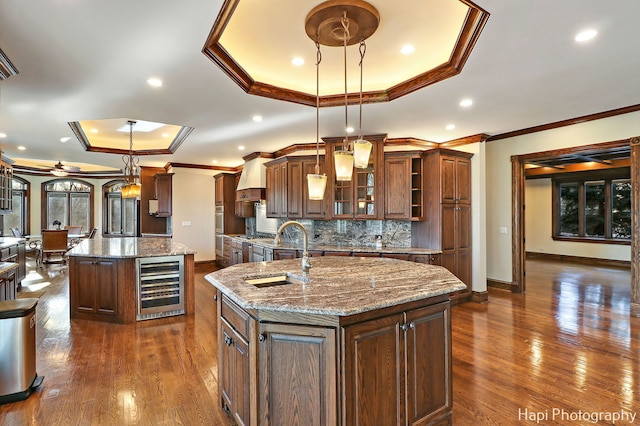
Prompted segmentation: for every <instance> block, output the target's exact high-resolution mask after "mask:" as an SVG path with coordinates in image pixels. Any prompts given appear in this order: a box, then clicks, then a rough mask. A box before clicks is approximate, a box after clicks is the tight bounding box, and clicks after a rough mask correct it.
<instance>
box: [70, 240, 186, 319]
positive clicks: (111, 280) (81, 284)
mask: <svg viewBox="0 0 640 426" xmlns="http://www.w3.org/2000/svg"><path fill="white" fill-rule="evenodd" d="M194 253H195V252H194V251H193V250H190V249H189V248H187V247H186V246H184V245H183V244H180V243H176V242H174V241H173V240H172V238H161V237H154V238H135V237H122V238H99V237H97V238H95V239H86V240H84V241H82V242H81V243H80V244H79V245H77V246H76V247H74V248H73V249H71V250H70V251H69V252H67V256H68V257H69V261H68V269H69V299H70V304H69V306H70V315H71V318H72V319H88V320H94V321H103V322H115V323H125V324H126V323H133V322H135V321H140V320H146V319H153V318H159V317H165V316H171V315H181V314H185V315H191V314H193V313H194V310H195V299H194Z"/></svg>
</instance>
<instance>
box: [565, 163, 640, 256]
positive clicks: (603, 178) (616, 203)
mask: <svg viewBox="0 0 640 426" xmlns="http://www.w3.org/2000/svg"><path fill="white" fill-rule="evenodd" d="M553 210H554V211H553V219H554V221H553V222H554V223H553V239H554V240H576V241H585V242H605V243H619V244H628V243H630V241H631V181H630V179H629V172H628V171H618V172H615V173H614V172H612V171H607V172H605V173H589V174H583V175H581V176H572V177H565V176H563V177H559V178H554V179H553Z"/></svg>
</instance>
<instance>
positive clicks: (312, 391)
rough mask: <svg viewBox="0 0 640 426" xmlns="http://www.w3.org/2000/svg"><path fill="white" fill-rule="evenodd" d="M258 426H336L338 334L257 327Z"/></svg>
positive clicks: (283, 326) (326, 330)
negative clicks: (258, 332) (258, 368)
mask: <svg viewBox="0 0 640 426" xmlns="http://www.w3.org/2000/svg"><path fill="white" fill-rule="evenodd" d="M258 340H259V343H258V353H259V355H258V359H259V365H260V373H259V376H260V378H259V385H258V386H259V392H258V393H259V406H260V409H259V411H260V421H259V424H260V425H317V426H324V425H327V426H332V425H336V424H338V412H337V395H336V389H337V387H336V386H337V385H336V383H337V379H336V363H337V359H336V331H335V329H333V328H325V327H311V326H301V325H288V324H270V323H263V324H260V335H259V338H258Z"/></svg>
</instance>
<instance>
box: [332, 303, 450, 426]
mask: <svg viewBox="0 0 640 426" xmlns="http://www.w3.org/2000/svg"><path fill="white" fill-rule="evenodd" d="M449 324H450V317H449V302H444V303H440V304H437V305H434V306H429V307H425V308H420V309H415V310H411V311H408V312H404V313H399V314H394V315H389V316H386V317H382V318H376V319H372V320H369V321H366V322H362V323H359V324H355V325H352V326H349V327H345V329H344V336H345V339H344V341H345V342H346V347H345V354H344V360H345V365H344V378H343V379H344V383H345V390H346V394H345V402H346V410H345V413H346V416H347V417H346V424H350V425H355V424H384V425H392V424H408V425H418V424H420V425H424V424H432V423H434V422H436V421H438V422H440V421H444V420H445V418H449V416H450V410H451V397H452V390H451V365H450V359H451V334H450V328H449ZM374 348H376V349H377V350H373V349H374ZM405 378H406V381H405ZM443 384H444V386H443ZM405 395H406V396H408V397H406V398H405ZM409 396H410V397H409Z"/></svg>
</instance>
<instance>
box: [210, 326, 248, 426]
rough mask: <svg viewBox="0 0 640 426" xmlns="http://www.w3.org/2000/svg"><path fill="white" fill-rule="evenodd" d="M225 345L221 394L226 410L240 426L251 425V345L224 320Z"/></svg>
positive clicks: (221, 350)
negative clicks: (249, 390)
mask: <svg viewBox="0 0 640 426" xmlns="http://www.w3.org/2000/svg"><path fill="white" fill-rule="evenodd" d="M220 332H221V336H222V339H221V340H222V341H221V343H220V344H219V349H218V357H219V360H220V366H221V368H220V370H219V374H220V377H219V378H218V380H219V382H218V383H219V385H218V393H219V395H220V403H221V406H222V409H223V410H225V411H226V412H227V414H229V415H230V416H231V417H233V419H234V421H235V422H236V424H238V425H249V424H250V422H251V412H250V405H251V404H250V393H249V392H248V389H249V386H250V383H249V372H250V361H249V344H248V343H247V342H246V341H245V340H244V339H243V338H242V337H240V335H238V333H236V331H235V330H234V329H233V328H232V327H231V326H230V325H229V324H228V323H227V322H226V321H225V320H224V319H221V320H220Z"/></svg>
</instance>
